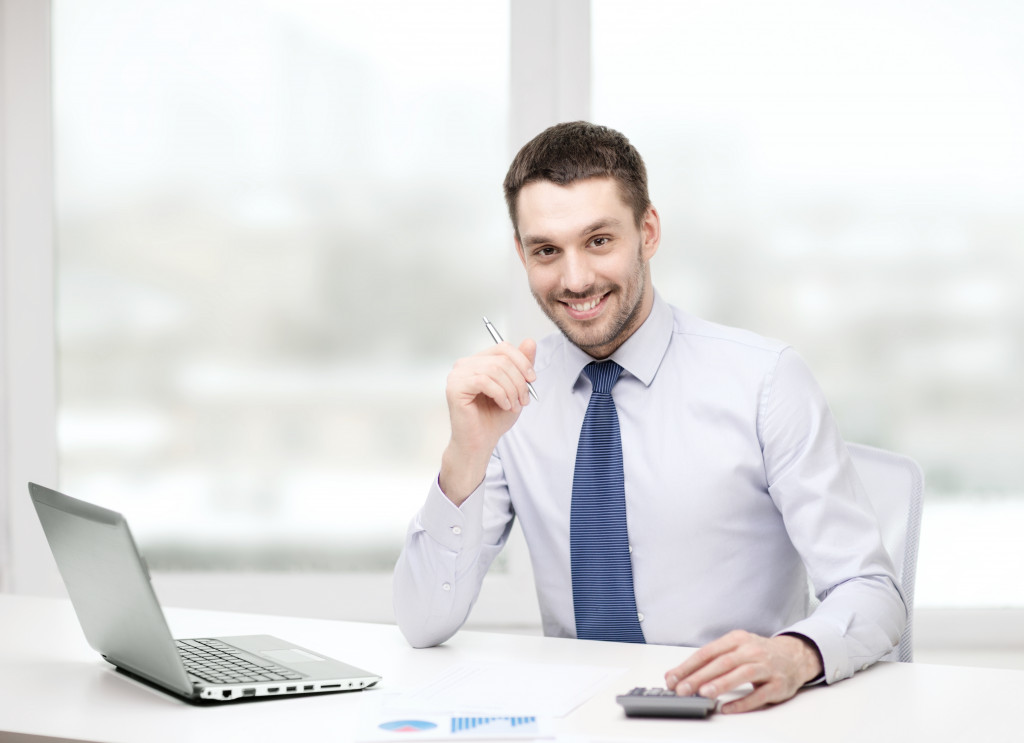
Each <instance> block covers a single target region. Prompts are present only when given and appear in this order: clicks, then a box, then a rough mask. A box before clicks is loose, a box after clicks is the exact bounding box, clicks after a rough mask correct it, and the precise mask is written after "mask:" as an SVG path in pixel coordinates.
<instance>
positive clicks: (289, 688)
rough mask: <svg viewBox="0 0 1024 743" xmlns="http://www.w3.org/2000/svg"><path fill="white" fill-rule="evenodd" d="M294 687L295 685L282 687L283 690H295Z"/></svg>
mask: <svg viewBox="0 0 1024 743" xmlns="http://www.w3.org/2000/svg"><path fill="white" fill-rule="evenodd" d="M296 688H297V687H295V686H286V687H284V690H285V691H295V689H296Z"/></svg>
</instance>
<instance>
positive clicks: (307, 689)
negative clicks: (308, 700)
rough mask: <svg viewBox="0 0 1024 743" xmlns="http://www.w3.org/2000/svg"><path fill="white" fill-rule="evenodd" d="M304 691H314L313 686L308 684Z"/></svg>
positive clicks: (303, 688)
mask: <svg viewBox="0 0 1024 743" xmlns="http://www.w3.org/2000/svg"><path fill="white" fill-rule="evenodd" d="M302 690H303V691H313V684H306V685H305V686H303V687H302Z"/></svg>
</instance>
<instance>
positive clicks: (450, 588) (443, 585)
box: [441, 583, 452, 591]
mask: <svg viewBox="0 0 1024 743" xmlns="http://www.w3.org/2000/svg"><path fill="white" fill-rule="evenodd" d="M441 588H443V589H444V590H446V591H450V590H452V584H451V583H442V584H441Z"/></svg>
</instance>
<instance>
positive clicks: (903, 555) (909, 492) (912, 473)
mask: <svg viewBox="0 0 1024 743" xmlns="http://www.w3.org/2000/svg"><path fill="white" fill-rule="evenodd" d="M847 447H848V449H849V451H850V456H851V457H852V458H853V464H854V466H855V467H856V469H857V474H858V475H859V476H860V479H861V482H862V483H863V484H864V489H865V490H866V491H867V494H868V498H870V500H871V503H872V505H873V506H874V508H875V512H876V513H877V514H878V520H879V523H880V525H881V529H882V540H883V542H884V543H885V547H886V549H887V550H888V551H889V554H890V555H891V556H892V561H893V565H894V566H895V567H896V580H897V581H898V582H899V584H900V590H901V591H902V592H903V599H904V601H905V602H906V604H907V626H906V627H905V628H904V630H903V635H902V636H901V637H900V642H899V644H898V645H897V646H896V647H895V648H894V649H893V650H892V651H891V652H890V653H889V654H888V655H886V656H884V657H883V658H882V660H899V661H903V662H905V663H909V662H911V661H912V660H913V659H914V647H913V636H914V581H915V579H916V577H917V547H918V539H919V537H920V534H921V508H922V499H923V496H924V475H923V473H922V472H921V468H920V467H919V466H918V464H917V462H915V461H914V460H913V459H911V458H910V457H905V456H903V455H902V454H895V453H893V452H888V451H884V450H882V449H875V448H873V447H870V446H864V445H863V444H848V445H847Z"/></svg>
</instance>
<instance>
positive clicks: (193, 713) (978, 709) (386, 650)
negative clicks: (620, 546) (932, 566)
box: [0, 594, 1024, 743]
mask: <svg viewBox="0 0 1024 743" xmlns="http://www.w3.org/2000/svg"><path fill="white" fill-rule="evenodd" d="M167 617H168V621H169V623H170V625H171V631H172V633H173V634H174V635H175V636H176V637H195V636H202V635H231V634H260V633H267V634H274V635H278V636H280V637H283V638H287V639H288V640H291V641H293V642H296V643H298V644H301V645H305V646H307V647H310V648H315V649H317V650H320V651H322V652H324V653H327V654H330V655H333V656H335V657H337V658H339V659H341V660H344V661H347V662H349V663H352V664H354V665H357V666H360V667H362V668H367V669H370V670H372V671H375V672H377V673H379V674H381V675H382V676H383V677H384V680H383V682H382V687H383V688H393V689H395V688H412V687H415V686H418V685H421V684H424V683H427V682H429V681H430V680H431V679H433V678H434V677H436V676H437V675H438V674H440V673H441V672H443V671H444V670H446V669H447V668H449V667H451V665H452V664H455V663H462V662H467V661H477V660H487V661H496V662H501V661H509V660H515V661H518V662H530V663H558V664H573V663H575V664H586V665H604V666H609V667H617V668H625V669H626V671H625V672H624V673H622V675H620V676H618V677H617V679H616V680H615V681H614V682H612V683H609V684H607V685H606V686H605V688H604V689H602V690H601V691H600V692H599V693H598V694H596V695H595V696H594V697H592V698H591V699H590V700H589V701H588V702H586V703H585V704H583V705H581V706H580V707H578V708H577V709H576V710H575V711H573V712H572V713H571V714H570V715H569V716H567V717H565V718H562V719H559V720H556V721H555V730H556V731H557V733H558V737H559V739H561V740H566V741H569V740H571V741H574V742H576V743H582V742H583V741H638V740H680V739H687V740H700V741H779V742H780V743H781V742H782V741H785V742H786V743H794V742H796V743H799V741H809V742H810V741H813V743H822V741H829V743H834V742H836V741H839V742H844V741H850V742H851V743H852V742H853V741H857V743H863V742H864V741H867V742H868V743H879V742H881V741H900V743H909V742H910V741H959V740H963V741H968V740H970V741H986V743H989V742H991V741H1011V740H1012V741H1019V740H1021V735H1022V728H1024V720H1022V718H1021V716H1020V713H1019V712H1018V711H1017V710H1019V708H1020V703H1021V700H1022V699H1024V671H1017V670H1003V669H983V668H962V667H951V666H936V665H921V664H901V663H879V664H877V665H875V666H874V667H872V668H870V669H868V670H867V671H864V672H862V673H859V674H857V675H856V676H855V677H854V678H852V679H849V680H847V681H843V682H841V683H839V684H836V685H834V686H831V687H816V688H812V689H807V690H804V691H803V692H801V693H800V694H799V695H798V696H797V697H796V698H794V699H792V700H790V701H789V702H787V703H786V704H783V705H780V706H778V707H775V708H772V709H769V710H764V711H761V712H754V713H750V714H745V715H715V716H713V717H712V718H711V719H709V720H706V721H697V720H678V721H671V720H630V719H627V718H625V717H624V716H623V714H622V711H621V708H620V707H619V706H618V705H617V704H616V703H615V700H614V697H615V695H616V694H617V693H621V692H622V691H624V690H628V689H629V688H631V687H633V686H658V685H661V683H662V674H663V673H664V671H665V669H667V668H669V667H671V666H672V665H675V664H676V663H678V662H679V660H680V659H681V658H682V657H683V655H684V654H685V653H686V652H688V651H686V650H683V649H680V648H673V647H665V646H654V645H648V646H638V645H629V644H619V643H603V642H594V641H581V640H563V639H555V638H545V637H524V636H513V635H499V634H489V633H482V632H461V633H459V634H458V635H456V636H455V638H453V639H452V640H450V641H449V642H448V643H446V644H445V645H443V646H441V647H438V648H431V649H427V650H414V649H412V648H410V647H409V646H408V645H407V644H406V642H405V640H404V639H403V638H402V636H401V633H399V631H398V628H397V627H394V626H392V625H378V624H361V623H355V622H336V621H327V620H317V619H297V618H288V617H270V616H260V615H250V614H233V613H226V612H209V611H198V610H186V609H169V610H167ZM0 627H2V629H3V632H2V636H0V731H2V732H0V740H4V739H6V738H10V739H14V740H22V738H21V737H20V736H17V737H15V736H5V735H4V732H8V733H21V734H24V735H39V736H47V737H52V738H68V739H76V740H87V741H110V742H121V741H125V742H128V741H131V742H133V743H134V742H135V741H145V742H146V743H161V742H163V741H174V742H175V743H178V742H180V741H189V743H192V742H193V741H206V740H211V741H213V740H215V741H217V742H218V743H223V742H224V741H233V740H245V741H247V742H250V743H258V742H259V741H274V742H275V743H280V742H281V741H286V740H295V741H314V740H325V741H327V740H329V741H340V742H344V741H351V740H353V739H354V737H355V736H356V735H357V734H358V730H359V719H360V714H361V711H362V709H363V705H365V704H366V703H367V700H368V699H369V697H370V695H372V694H373V693H374V692H372V691H370V692H355V693H351V694H330V695H324V696H318V697H302V698H293V699H277V700H269V701H265V702H253V703H243V704H234V705H232V704H226V705H223V706H218V707H195V706H192V705H189V704H186V703H184V702H182V701H179V700H177V699H175V698H173V697H171V696H168V695H165V694H163V693H161V692H159V691H156V690H154V689H151V688H149V687H147V686H144V685H141V684H139V683H136V682H135V681H132V680H131V679H129V678H126V677H125V676H123V675H121V674H118V673H116V672H115V671H114V670H113V667H112V666H110V665H109V664H107V663H106V662H105V661H104V660H102V659H101V658H100V657H99V655H97V654H96V653H95V652H94V651H93V650H92V649H91V648H90V647H89V646H88V645H87V644H86V642H85V639H84V637H83V636H82V633H81V630H80V629H79V626H78V622H77V620H76V618H75V615H74V612H73V610H72V608H71V604H70V603H69V602H67V601H65V600H60V599H40V598H30V597H23V596H13V595H10V594H0Z"/></svg>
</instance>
